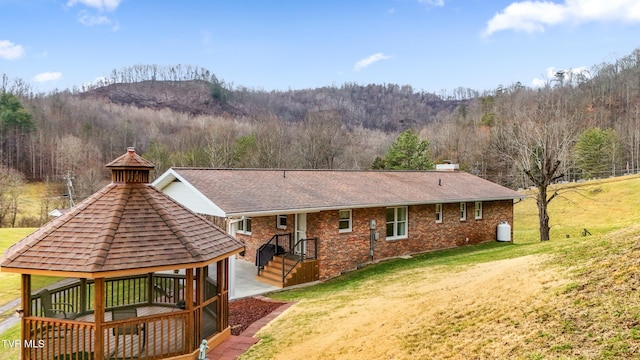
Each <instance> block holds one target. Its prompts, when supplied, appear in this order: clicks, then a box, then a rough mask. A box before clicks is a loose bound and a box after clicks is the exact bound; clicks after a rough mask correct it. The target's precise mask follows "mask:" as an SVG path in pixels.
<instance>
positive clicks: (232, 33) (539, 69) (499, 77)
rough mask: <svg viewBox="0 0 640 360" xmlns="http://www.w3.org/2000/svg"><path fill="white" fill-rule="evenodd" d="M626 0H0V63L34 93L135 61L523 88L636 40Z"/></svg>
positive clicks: (261, 77)
mask: <svg viewBox="0 0 640 360" xmlns="http://www.w3.org/2000/svg"><path fill="white" fill-rule="evenodd" d="M639 35H640V1H638V0H555V1H501V0H491V1H486V0H366V1H365V0H362V1H348V0H321V1H304V0H252V1H249V0H246V1H244V0H224V1H223V0H207V1H195V0H194V1H169V0H61V1H57V0H0V73H5V74H7V75H8V76H9V77H10V78H12V79H15V78H21V79H23V80H25V81H27V82H28V83H30V84H31V85H32V87H33V88H34V90H35V91H49V90H51V89H54V88H58V89H64V88H71V87H73V86H78V85H80V84H82V83H87V82H93V81H95V80H96V79H98V78H100V77H102V76H106V75H108V74H109V73H110V72H111V70H113V69H120V68H122V67H126V66H132V65H136V64H157V65H176V64H183V65H194V66H199V67H204V68H207V69H209V70H210V71H212V72H213V73H215V74H216V75H217V76H218V78H221V79H224V80H225V81H226V82H229V83H232V84H234V85H242V86H247V87H250V88H254V89H264V90H286V89H303V88H314V87H320V86H328V85H336V86H339V85H341V84H343V83H345V82H354V83H358V84H364V85H366V84H369V83H378V84H382V83H395V84H400V85H404V84H408V85H411V86H413V88H414V89H415V90H424V91H428V92H434V93H441V91H442V90H445V91H452V90H453V89H455V88H456V87H468V88H473V89H477V90H485V89H494V88H496V87H497V86H498V85H505V86H508V85H510V84H513V83H515V82H517V81H520V82H521V83H522V84H524V85H527V86H534V85H536V84H540V82H541V81H545V80H548V79H549V77H550V74H552V73H553V72H555V71H557V70H561V69H583V68H586V69H590V68H591V67H592V66H593V65H596V64H600V63H602V62H612V61H614V60H615V59H617V58H620V57H622V56H626V55H628V54H630V53H631V52H632V51H633V50H634V49H636V48H638V47H640V36H639Z"/></svg>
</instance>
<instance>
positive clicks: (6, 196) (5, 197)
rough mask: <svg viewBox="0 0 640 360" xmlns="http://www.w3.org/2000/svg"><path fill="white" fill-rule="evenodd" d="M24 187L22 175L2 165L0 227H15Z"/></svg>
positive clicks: (0, 176)
mask: <svg viewBox="0 0 640 360" xmlns="http://www.w3.org/2000/svg"><path fill="white" fill-rule="evenodd" d="M22 185H24V175H22V173H20V172H18V171H16V170H13V169H10V168H7V167H5V166H1V165H0V225H3V224H5V225H9V226H11V227H14V226H15V224H16V219H17V216H18V199H19V198H20V194H21V189H20V187H21V186H22Z"/></svg>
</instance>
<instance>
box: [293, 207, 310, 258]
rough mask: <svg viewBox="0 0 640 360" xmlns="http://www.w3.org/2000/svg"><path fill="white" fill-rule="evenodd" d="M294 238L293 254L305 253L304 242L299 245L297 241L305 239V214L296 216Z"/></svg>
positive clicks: (305, 246)
mask: <svg viewBox="0 0 640 360" xmlns="http://www.w3.org/2000/svg"><path fill="white" fill-rule="evenodd" d="M294 238H295V243H296V244H297V245H296V247H295V249H294V252H295V253H296V254H302V253H305V252H306V249H307V244H306V241H303V242H301V243H299V244H298V241H299V240H302V239H306V238H307V214H296V233H295V237H294Z"/></svg>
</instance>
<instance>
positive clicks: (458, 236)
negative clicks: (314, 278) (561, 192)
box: [237, 200, 513, 279]
mask: <svg viewBox="0 0 640 360" xmlns="http://www.w3.org/2000/svg"><path fill="white" fill-rule="evenodd" d="M482 207H483V209H482V219H477V220H476V219H475V218H474V210H475V204H474V203H473V202H470V203H467V218H466V220H465V221H461V220H460V203H452V204H443V221H442V223H436V222H435V205H412V206H408V233H407V238H405V239H398V240H387V239H386V208H384V207H379V208H367V209H352V225H351V227H352V231H351V232H347V233H340V232H339V231H338V220H339V213H338V210H331V211H321V212H317V213H309V214H307V237H314V236H316V237H318V238H319V244H318V260H319V266H320V279H328V278H330V277H333V276H336V275H340V273H342V272H344V271H348V270H353V269H355V268H356V267H357V266H358V265H360V264H364V263H367V262H369V261H370V260H371V257H370V252H369V221H370V220H376V230H375V231H376V232H377V233H379V240H378V241H376V244H375V254H374V257H375V259H376V260H378V259H384V258H391V257H397V256H401V255H410V254H416V253H422V252H426V251H433V250H438V249H445V248H451V247H456V246H462V245H465V244H478V243H482V242H489V241H495V239H496V232H497V226H498V224H499V223H500V222H502V221H508V222H509V224H511V225H512V226H513V202H512V201H511V200H506V201H493V202H483V206H482ZM293 231H294V215H289V216H288V217H287V229H286V230H282V229H278V228H277V227H276V217H275V216H266V217H257V218H253V219H252V235H251V236H246V235H241V234H238V235H237V237H238V238H241V239H243V240H244V241H245V247H246V251H247V252H246V255H245V259H247V260H249V261H251V262H253V261H255V252H256V249H257V248H258V247H259V246H260V245H261V244H263V243H264V242H266V241H267V240H269V239H270V238H271V237H272V236H273V235H274V234H276V233H286V232H293ZM512 236H513V228H512Z"/></svg>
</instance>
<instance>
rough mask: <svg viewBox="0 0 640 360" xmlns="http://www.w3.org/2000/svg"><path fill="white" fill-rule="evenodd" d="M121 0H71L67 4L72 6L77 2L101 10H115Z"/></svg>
mask: <svg viewBox="0 0 640 360" xmlns="http://www.w3.org/2000/svg"><path fill="white" fill-rule="evenodd" d="M121 1H122V0H69V1H68V2H67V6H68V7H72V6H74V5H76V4H82V5H85V6H88V7H92V8H95V9H98V10H100V11H103V10H107V11H113V10H115V9H116V8H117V7H118V5H120V2H121Z"/></svg>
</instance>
